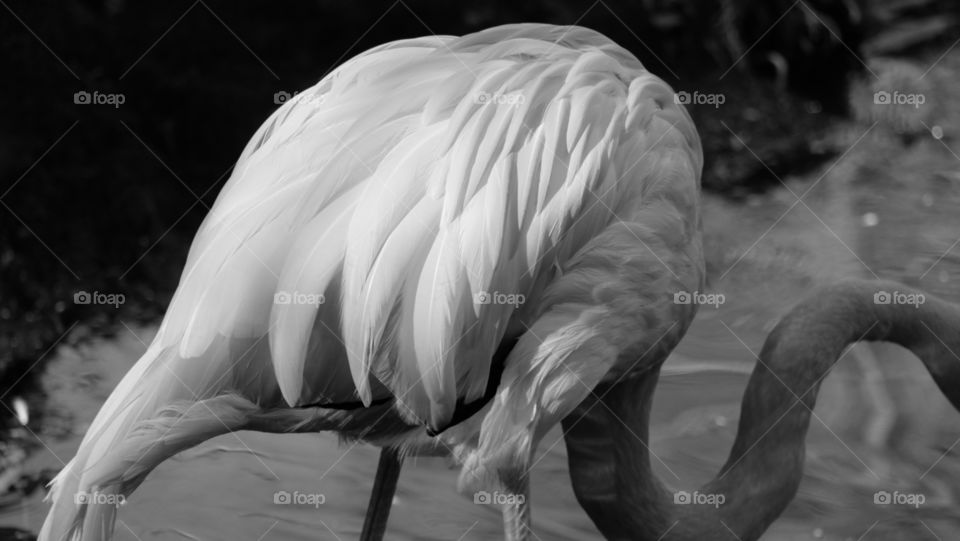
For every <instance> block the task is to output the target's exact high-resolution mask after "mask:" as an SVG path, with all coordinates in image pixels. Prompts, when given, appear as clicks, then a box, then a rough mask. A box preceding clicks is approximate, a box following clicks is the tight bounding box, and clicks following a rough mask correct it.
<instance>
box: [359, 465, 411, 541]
mask: <svg viewBox="0 0 960 541" xmlns="http://www.w3.org/2000/svg"><path fill="white" fill-rule="evenodd" d="M401 466H403V458H402V457H401V456H400V452H399V451H397V449H395V448H393V447H384V448H383V449H381V450H380V462H379V463H378V464H377V475H376V477H375V478H374V480H373V491H372V492H371V493H370V504H369V505H368V506H367V516H366V517H365V518H364V520H363V531H362V532H361V533H360V541H381V540H382V539H383V534H384V532H386V530H387V519H389V518H390V506H391V505H392V504H393V494H394V492H396V491H397V479H398V478H399V477H400V468H401Z"/></svg>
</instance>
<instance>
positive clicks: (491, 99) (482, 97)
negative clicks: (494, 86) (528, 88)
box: [473, 91, 527, 105]
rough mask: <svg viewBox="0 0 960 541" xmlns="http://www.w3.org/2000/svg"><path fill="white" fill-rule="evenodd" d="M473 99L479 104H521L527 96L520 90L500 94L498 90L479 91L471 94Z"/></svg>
mask: <svg viewBox="0 0 960 541" xmlns="http://www.w3.org/2000/svg"><path fill="white" fill-rule="evenodd" d="M473 101H474V103H478V104H480V105H484V104H487V103H492V104H494V105H523V103H524V102H526V101H527V98H526V96H524V95H523V94H521V93H520V92H508V93H506V94H500V93H498V92H494V93H490V92H483V91H480V92H477V93H476V94H474V95H473Z"/></svg>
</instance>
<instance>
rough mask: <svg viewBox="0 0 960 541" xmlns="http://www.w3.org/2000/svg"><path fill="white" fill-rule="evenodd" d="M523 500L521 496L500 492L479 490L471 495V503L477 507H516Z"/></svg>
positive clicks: (523, 497)
mask: <svg viewBox="0 0 960 541" xmlns="http://www.w3.org/2000/svg"><path fill="white" fill-rule="evenodd" d="M524 501H526V500H525V496H524V495H523V494H504V493H502V492H497V491H493V492H487V491H486V490H481V491H479V492H474V493H473V503H475V504H477V505H518V504H522V503H523V502H524Z"/></svg>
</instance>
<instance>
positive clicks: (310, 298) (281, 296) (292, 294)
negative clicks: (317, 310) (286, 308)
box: [273, 291, 327, 306]
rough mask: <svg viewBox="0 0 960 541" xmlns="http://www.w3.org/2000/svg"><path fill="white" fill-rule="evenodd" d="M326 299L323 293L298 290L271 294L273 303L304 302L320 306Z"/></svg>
mask: <svg viewBox="0 0 960 541" xmlns="http://www.w3.org/2000/svg"><path fill="white" fill-rule="evenodd" d="M326 301H327V299H326V297H324V295H323V293H301V292H299V291H277V292H276V293H274V294H273V304H305V305H313V306H320V305H321V304H323V303H325V302H326Z"/></svg>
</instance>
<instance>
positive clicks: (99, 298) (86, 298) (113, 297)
mask: <svg viewBox="0 0 960 541" xmlns="http://www.w3.org/2000/svg"><path fill="white" fill-rule="evenodd" d="M125 302H127V297H126V295H124V294H123V293H101V292H99V291H94V292H93V293H90V292H88V291H77V292H75V293H74V294H73V304H102V305H105V306H113V307H114V308H120V305H121V304H123V303H125Z"/></svg>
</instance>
